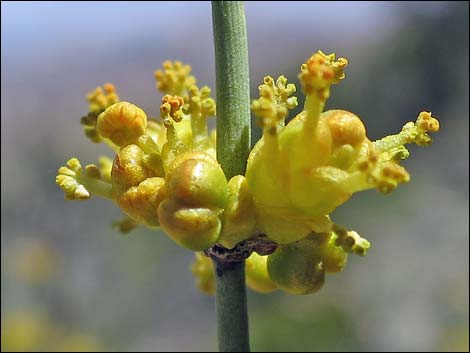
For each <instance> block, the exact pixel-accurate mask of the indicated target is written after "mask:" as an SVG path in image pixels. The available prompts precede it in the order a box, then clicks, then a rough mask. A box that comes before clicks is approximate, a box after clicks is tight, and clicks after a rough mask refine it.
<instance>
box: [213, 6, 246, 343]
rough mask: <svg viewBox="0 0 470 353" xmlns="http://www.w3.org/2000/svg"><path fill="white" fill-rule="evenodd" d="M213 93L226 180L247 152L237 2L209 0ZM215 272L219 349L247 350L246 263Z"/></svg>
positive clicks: (242, 27) (238, 170)
mask: <svg viewBox="0 0 470 353" xmlns="http://www.w3.org/2000/svg"><path fill="white" fill-rule="evenodd" d="M212 19H213V28H214V46H215V66H216V91H217V92H216V93H217V160H218V161H219V163H220V164H221V166H222V169H223V170H224V173H225V175H226V177H227V179H229V178H231V177H232V176H234V175H239V174H242V175H243V174H244V173H245V169H246V161H247V158H248V154H249V152H250V138H251V135H250V91H249V76H248V74H249V69H248V39H247V34H246V22H245V12H244V4H243V2H242V1H212ZM214 266H215V269H216V286H217V289H216V310H217V323H218V340H219V351H221V352H248V351H249V349H250V345H249V338H248V311H247V303H246V285H245V262H244V261H242V262H238V263H231V264H226V263H221V262H219V261H217V260H214Z"/></svg>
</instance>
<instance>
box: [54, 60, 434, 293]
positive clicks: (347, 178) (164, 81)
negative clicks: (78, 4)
mask: <svg viewBox="0 0 470 353" xmlns="http://www.w3.org/2000/svg"><path fill="white" fill-rule="evenodd" d="M346 65H347V60H346V59H343V58H340V59H338V60H335V55H334V54H330V55H325V54H324V53H323V52H321V51H319V52H317V53H315V54H313V55H312V56H311V57H310V58H309V59H308V60H307V61H306V62H305V63H304V64H303V65H302V66H301V72H300V74H299V79H300V82H301V85H302V90H303V92H304V94H305V95H306V99H305V105H304V109H303V111H302V112H301V113H300V114H298V115H297V116H296V117H295V118H293V119H292V120H291V121H290V122H289V123H288V124H287V125H286V124H285V119H286V118H287V116H288V113H289V110H290V109H293V108H295V107H296V106H297V98H296V97H294V96H293V94H294V93H295V91H296V87H295V85H294V84H292V83H289V84H288V83H287V79H286V78H285V77H284V76H280V77H279V78H277V79H276V80H274V79H273V78H272V77H270V76H266V77H265V78H264V83H263V84H262V85H261V86H260V87H259V92H260V97H259V99H256V100H254V101H253V102H252V111H253V113H254V115H256V116H257V117H258V122H259V125H260V126H261V127H262V128H263V137H262V138H261V139H260V140H259V141H258V142H257V143H256V145H255V146H254V147H253V149H252V151H251V153H250V156H249V158H248V164H247V170H246V174H245V175H244V176H242V175H237V176H235V177H233V178H231V179H230V180H227V178H226V177H225V175H224V173H223V171H222V169H221V167H220V165H219V164H218V163H217V161H216V149H215V146H216V145H215V138H216V136H215V131H213V132H211V133H209V131H208V127H207V118H208V117H211V116H215V114H216V109H215V108H216V107H215V102H214V100H213V99H212V98H211V91H210V89H209V88H208V87H205V86H204V87H202V88H199V87H198V86H196V79H195V78H194V76H192V75H191V67H190V66H188V65H183V64H182V63H181V62H174V63H172V62H165V63H164V64H163V69H162V70H158V71H156V72H155V78H156V80H157V88H158V90H160V91H161V92H162V93H164V94H165V95H164V97H163V98H162V104H161V106H160V116H161V119H153V118H148V117H147V115H146V114H145V112H144V111H143V110H142V109H140V108H138V107H137V106H135V105H133V104H131V103H128V102H123V101H120V100H119V97H118V96H117V94H116V92H115V89H114V87H113V86H112V85H111V84H106V85H105V86H104V87H103V89H102V88H97V89H96V90H95V91H93V92H92V93H91V94H89V95H88V101H89V103H90V106H89V110H90V112H89V114H88V115H87V116H86V117H83V118H82V125H83V127H84V132H85V134H86V136H88V137H89V138H90V139H91V140H92V141H94V142H105V143H107V144H108V145H109V146H110V147H111V148H112V149H113V150H114V151H116V157H115V159H114V161H111V160H109V159H106V158H101V159H100V162H99V166H96V165H87V166H85V167H84V168H83V167H82V166H81V164H80V162H79V161H78V159H76V158H72V159H70V160H69V161H68V162H67V165H66V166H64V167H61V168H60V169H59V171H58V176H57V179H56V181H57V184H58V185H59V186H60V187H61V188H62V189H63V190H64V192H65V196H66V198H67V199H76V200H83V199H88V198H89V197H90V196H91V195H92V194H95V195H100V196H103V197H106V198H109V199H112V200H114V201H115V202H116V203H117V204H118V205H119V207H120V208H121V209H122V210H123V211H124V212H125V213H126V214H127V216H128V217H129V219H127V220H125V221H123V222H122V223H120V224H119V226H120V228H121V229H122V230H129V229H130V228H132V227H133V226H134V225H136V224H144V225H146V226H148V227H161V228H162V229H163V230H164V231H165V232H166V233H167V234H168V235H169V236H170V237H171V238H172V239H173V240H175V241H176V242H177V243H178V244H180V245H181V246H183V247H186V248H189V249H191V250H194V251H203V250H207V249H209V248H210V247H212V246H214V245H215V244H217V245H218V246H223V247H225V248H228V249H231V248H234V247H235V246H236V245H237V244H240V243H241V242H243V241H245V240H248V239H253V238H256V237H258V236H259V235H263V236H265V237H266V238H267V239H269V240H270V241H272V242H274V243H275V244H276V245H277V249H276V250H275V251H274V252H273V253H272V254H270V255H265V256H261V255H258V254H256V253H253V254H251V256H250V257H249V258H248V259H247V261H246V274H247V284H248V285H249V286H250V287H251V288H253V289H255V290H258V291H261V292H269V291H272V290H275V289H277V288H279V289H282V290H285V291H287V292H289V293H293V294H307V293H312V292H315V291H317V290H318V289H319V288H321V286H322V285H323V282H324V278H325V272H327V273H333V272H338V271H340V270H341V269H342V268H343V266H344V265H345V263H346V260H347V254H348V253H355V254H358V255H361V256H363V255H365V254H366V252H367V250H368V248H369V246H370V244H369V242H368V241H367V240H365V239H363V238H361V237H360V236H359V234H358V233H357V232H355V231H351V230H347V229H346V228H344V227H342V226H338V225H336V224H334V223H333V222H332V221H331V219H330V217H329V214H330V213H331V212H332V211H333V210H334V209H335V208H336V207H338V206H339V205H341V204H343V203H344V202H345V201H347V200H348V199H349V198H350V197H351V195H352V194H353V193H354V192H357V191H361V190H366V189H372V188H376V189H377V190H379V191H380V192H383V193H387V192H390V191H392V190H393V189H395V188H396V187H397V185H398V184H400V183H404V182H408V181H409V178H410V176H409V174H408V173H407V171H406V170H405V169H404V168H403V167H402V166H400V165H399V162H400V160H402V159H405V158H407V157H408V156H409V152H408V150H407V149H406V148H405V147H404V145H405V144H407V143H416V144H418V145H420V146H423V145H428V144H430V143H431V141H432V140H431V137H430V136H429V135H428V132H436V131H438V130H439V122H438V121H437V120H436V119H435V118H433V117H432V116H431V114H430V113H428V112H421V113H420V114H419V116H418V118H417V120H416V122H408V123H406V124H405V125H404V126H403V128H402V130H401V132H400V133H398V134H396V135H391V136H387V137H385V138H383V139H380V140H378V141H370V140H369V139H368V138H367V136H366V129H365V127H364V125H363V123H362V121H361V119H360V118H359V117H358V116H357V115H355V114H353V113H351V112H348V111H345V110H330V111H326V112H323V108H324V106H325V102H326V100H327V99H328V97H329V95H330V88H331V85H332V84H336V83H338V82H339V81H341V80H342V79H343V78H344V76H345V75H344V68H345V67H346ZM192 271H193V273H194V274H195V275H196V276H197V277H198V285H199V287H200V288H201V289H202V290H204V291H205V292H208V293H210V292H213V290H214V284H213V268H212V265H211V261H210V259H209V258H208V257H206V256H204V255H203V253H201V252H199V253H197V254H196V261H195V263H194V264H193V266H192Z"/></svg>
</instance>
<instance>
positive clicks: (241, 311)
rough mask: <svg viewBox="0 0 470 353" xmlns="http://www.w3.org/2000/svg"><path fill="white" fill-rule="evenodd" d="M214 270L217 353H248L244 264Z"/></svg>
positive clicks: (217, 267)
mask: <svg viewBox="0 0 470 353" xmlns="http://www.w3.org/2000/svg"><path fill="white" fill-rule="evenodd" d="M214 266H215V273H216V276H215V278H216V287H217V288H216V294H215V295H216V299H215V300H216V310H217V338H218V341H219V351H220V352H249V351H250V341H249V336H248V310H247V304H246V286H245V261H243V262H236V263H231V264H223V263H220V262H217V261H216V260H214Z"/></svg>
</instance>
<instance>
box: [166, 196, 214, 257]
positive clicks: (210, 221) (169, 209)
mask: <svg viewBox="0 0 470 353" xmlns="http://www.w3.org/2000/svg"><path fill="white" fill-rule="evenodd" d="M158 219H159V221H160V225H161V227H162V228H163V230H164V231H165V232H166V233H167V234H168V235H169V236H170V237H171V238H172V239H173V240H174V241H176V242H177V243H178V244H180V245H181V246H184V247H185V248H188V249H191V250H194V251H201V250H205V249H208V248H210V247H211V246H212V245H214V244H215V243H216V242H217V240H218V239H219V235H220V229H221V227H222V224H221V222H220V219H219V217H218V215H217V213H215V212H214V211H212V210H210V209H208V208H184V207H183V206H181V205H180V204H178V203H176V202H174V201H171V200H165V201H163V202H162V203H160V206H159V207H158Z"/></svg>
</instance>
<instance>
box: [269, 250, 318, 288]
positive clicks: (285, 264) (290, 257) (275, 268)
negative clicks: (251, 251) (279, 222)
mask: <svg viewBox="0 0 470 353" xmlns="http://www.w3.org/2000/svg"><path fill="white" fill-rule="evenodd" d="M268 273H269V277H270V278H271V280H272V281H273V282H274V283H275V284H276V285H277V286H278V287H279V288H280V289H282V290H284V291H286V292H288V293H291V294H301V295H302V294H310V293H314V292H316V291H318V290H319V289H320V288H321V287H322V286H323V283H324V282H325V269H324V268H323V263H322V261H321V260H320V258H319V257H318V256H315V254H314V253H313V251H312V249H311V248H309V247H299V246H296V245H294V244H292V245H282V246H280V247H278V248H277V249H276V251H275V252H274V253H272V254H271V255H268Z"/></svg>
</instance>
